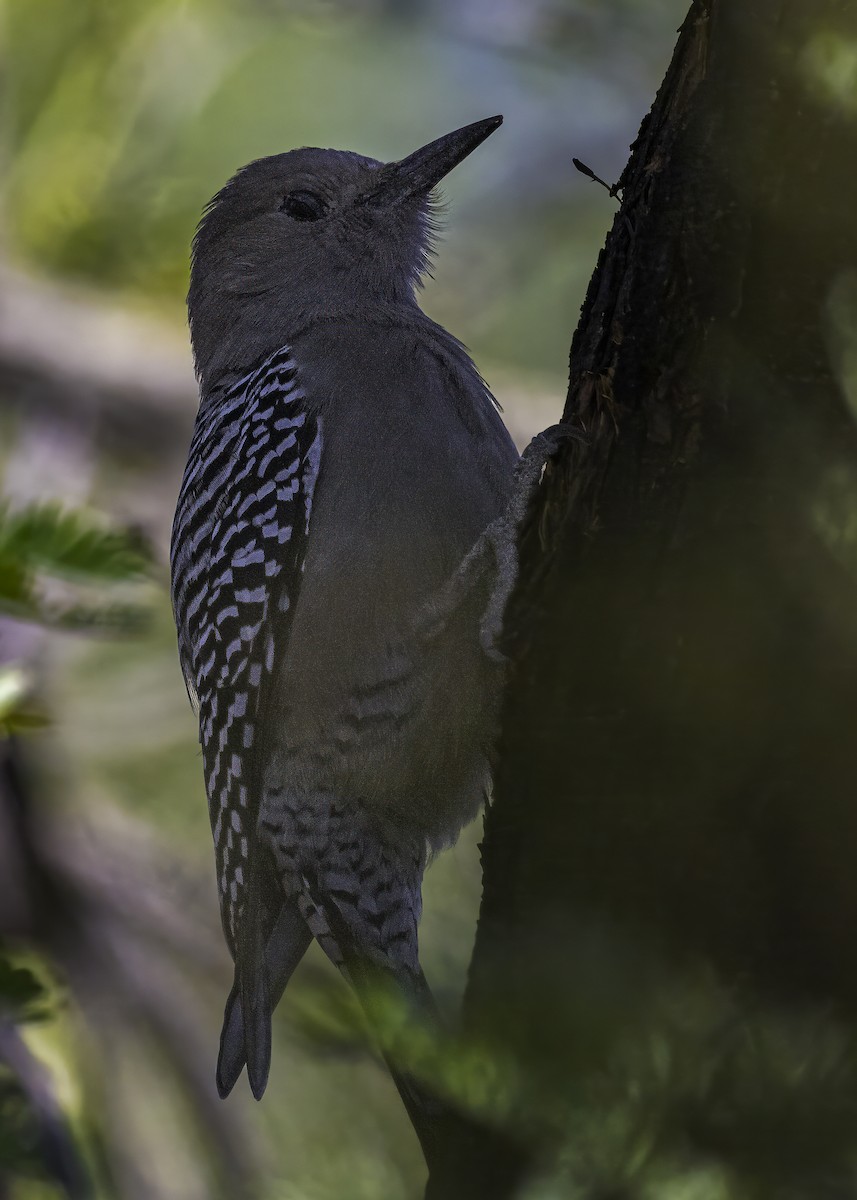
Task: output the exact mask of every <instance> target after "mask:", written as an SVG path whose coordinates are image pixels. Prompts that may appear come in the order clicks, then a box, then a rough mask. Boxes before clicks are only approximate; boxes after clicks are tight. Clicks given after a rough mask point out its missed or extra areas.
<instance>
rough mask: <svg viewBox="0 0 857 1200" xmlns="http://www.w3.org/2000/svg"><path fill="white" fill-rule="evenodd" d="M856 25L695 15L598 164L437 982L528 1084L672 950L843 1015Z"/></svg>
mask: <svg viewBox="0 0 857 1200" xmlns="http://www.w3.org/2000/svg"><path fill="white" fill-rule="evenodd" d="M855 44H857V4H855V3H853V2H847V0H814V2H813V3H812V4H807V3H806V0H754V2H753V3H747V2H746V0H697V2H696V3H694V4H693V6H692V8H691V11H690V13H689V15H688V17H687V19H686V21H685V24H684V26H683V28H682V31H681V34H680V37H679V42H678V45H677V48H676V51H675V55H674V58H673V61H672V64H671V66H670V68H669V71H668V74H667V76H666V79H665V81H664V83H663V86H662V88H661V90H660V92H659V94H658V97H657V100H656V102H655V104H654V107H653V109H652V111H651V113H650V115H649V116H648V117H647V118H646V120H645V121H644V123H643V126H642V128H641V130H640V134H639V137H638V139H637V141H636V143H635V145H634V147H633V152H632V156H631V159H630V161H629V163H628V166H627V168H626V170H625V172H624V174H623V176H622V178H621V181H620V186H621V207H620V210H619V212H618V213H617V216H616V219H615V222H614V225H613V228H612V231H611V233H610V235H609V237H608V240H607V243H606V246H605V249H604V251H603V252H602V254H601V256H600V258H599V261H598V265H597V269H596V271H595V275H594V277H593V279H592V282H591V285H590V288H589V292H588V295H587V298H586V302H585V304H584V307H583V311H582V315H581V320H580V325H579V327H578V329H577V332H576V334H575V336H574V341H573V344H572V352H571V375H570V387H569V393H568V401H567V405H566V410H565V415H564V419H565V420H566V421H568V422H570V423H571V424H572V425H574V426H576V427H577V428H579V429H581V430H583V431H584V432H585V434H586V440H585V442H584V443H582V444H577V443H571V444H570V445H569V447H568V449H567V450H566V451H565V452H564V453H563V455H562V456H561V458H560V459H559V461H558V462H557V463H556V464H555V465H554V466H553V467H552V468H551V469H549V471H548V472H547V474H546V477H545V480H544V482H543V484H542V488H541V493H540V498H539V502H538V510H539V511H538V512H537V514H536V519H534V520H533V521H532V523H531V525H530V527H529V528H528V530H527V531H526V533H525V536H524V538H523V544H522V554H523V569H522V576H521V579H522V582H521V584H520V585H519V589H518V592H517V594H516V595H515V596H514V597H513V600H512V604H511V606H510V611H509V613H508V614H507V626H508V630H509V646H510V652H511V656H512V660H513V672H512V678H511V681H510V686H509V688H508V693H507V701H506V706H505V713H504V718H503V728H502V736H501V740H500V747H499V766H498V771H497V776H496V798H495V802H494V805H493V807H492V809H491V811H490V813H489V815H488V818H487V821H486V837H485V842H484V846H483V864H484V897H483V906H482V913H481V919H480V925H479V931H478V936H477V942H476V947H475V952H474V957H473V963H472V970H471V978H470V983H469V989H468V994H467V998H466V1018H467V1021H468V1023H469V1026H470V1028H471V1029H473V1030H478V1031H480V1032H481V1033H483V1034H484V1033H485V1032H486V1031H493V1033H494V1034H495V1035H496V1037H497V1039H498V1041H499V1042H500V1043H501V1044H502V1045H504V1046H505V1047H507V1048H509V1049H511V1051H513V1052H514V1053H515V1054H516V1055H517V1056H518V1058H519V1059H520V1060H521V1061H523V1062H526V1063H527V1064H528V1068H529V1069H530V1070H532V1071H534V1072H535V1073H536V1075H537V1076H538V1078H540V1079H542V1080H545V1079H548V1078H551V1079H553V1078H555V1077H557V1076H560V1075H562V1074H564V1073H565V1074H569V1073H570V1074H572V1075H573V1074H574V1073H575V1072H584V1071H586V1070H589V1069H591V1068H593V1067H595V1068H596V1069H597V1067H598V1065H599V1063H602V1064H603V1063H604V1062H606V1060H607V1056H608V1053H609V1046H610V1045H611V1044H612V1041H611V1039H612V1038H613V1036H614V1034H615V1030H616V1028H619V1029H621V1028H622V1027H623V1026H624V1025H626V1024H627V1023H628V1022H630V1021H632V1020H633V1016H632V1014H633V1013H634V1012H639V1010H640V1009H641V1008H642V1007H644V1005H645V1003H646V997H647V995H648V994H649V991H650V990H651V989H652V988H653V987H655V986H656V983H657V981H658V980H659V979H662V977H663V975H662V973H663V971H664V970H683V969H687V967H688V964H691V963H705V964H710V965H711V966H712V967H713V969H714V972H715V974H716V976H717V977H718V978H719V979H720V980H722V981H725V982H726V983H727V984H729V985H730V986H736V987H738V986H740V987H741V988H743V989H749V990H751V991H752V993H753V994H754V995H755V996H757V997H763V998H765V1002H768V1001H770V1002H772V1003H777V1004H788V1005H792V1006H800V1005H803V1004H808V1003H814V1002H819V1001H820V1002H823V1003H825V1004H828V1005H830V1006H831V1007H832V1009H834V1010H839V1011H840V1012H841V1013H843V1014H850V1013H853V1010H854V1008H855V1005H857V950H855V936H857V869H855V865H857V797H855V783H857V539H855V534H854V523H855V514H857V428H855V416H857V408H855V405H857V391H855V388H857V359H855V349H854V348H855V346H856V345H857V340H855V339H857V194H855V189H854V186H853V184H854V175H855V163H857V101H855V99H854V93H853V78H852V79H850V81H849V82H848V83H847V84H846V85H843V78H844V77H843V74H842V69H841V68H842V60H841V57H839V58H838V57H837V56H838V55H839V56H841V53H843V52H844V48H845V47H849V46H850V47H853V46H854V45H855ZM837 64H838V65H837ZM846 75H847V72H846ZM849 88H850V89H851V90H850V91H849V90H848V89H849ZM605 199H606V197H605ZM849 356H850V370H851V378H850V380H849V379H848V377H847V372H848V369H849ZM594 1013H600V1014H601V1015H602V1016H603V1017H604V1024H603V1026H602V1025H599V1024H597V1023H593V1014H594ZM605 1014H612V1016H613V1017H615V1018H616V1021H615V1022H614V1023H613V1024H612V1025H611V1024H610V1022H609V1021H608V1020H607V1016H606V1015H605ZM611 1030H612V1032H610V1031H611ZM602 1035H603V1036H602ZM582 1043H584V1044H582ZM543 1149H544V1147H543ZM495 1194H496V1195H500V1194H501V1193H495ZM507 1194H509V1195H511V1194H513V1192H512V1191H511V1190H510V1191H509V1192H508V1193H507Z"/></svg>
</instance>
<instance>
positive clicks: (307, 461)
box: [171, 347, 322, 960]
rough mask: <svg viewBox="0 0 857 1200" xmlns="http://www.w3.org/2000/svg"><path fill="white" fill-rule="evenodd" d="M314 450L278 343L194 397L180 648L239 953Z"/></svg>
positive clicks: (292, 369) (177, 589)
mask: <svg viewBox="0 0 857 1200" xmlns="http://www.w3.org/2000/svg"><path fill="white" fill-rule="evenodd" d="M321 446H322V431H321V421H320V419H319V418H317V417H315V416H313V415H312V414H311V413H310V412H309V411H308V408H307V405H306V398H305V394H304V392H303V391H302V389H301V387H300V385H299V382H298V379H297V368H296V365H295V362H294V360H293V359H292V356H291V353H290V351H289V349H288V347H286V348H284V349H282V350H279V351H277V353H276V354H273V355H271V357H270V358H268V359H267V360H266V361H265V362H263V363H262V365H261V366H260V367H258V369H256V370H255V371H253V372H252V374H250V375H248V376H246V377H245V378H244V379H242V380H240V381H239V382H238V383H236V384H235V385H234V386H233V387H231V388H230V389H229V390H228V391H225V392H223V393H220V394H215V395H214V396H211V397H204V398H203V401H202V403H201V405H200V410H199V414H198V416H197V421H196V427H195V430H194V435H193V440H192V442H191V448H190V455H189V458H188V463H187V467H186V469H185V475H184V479H183V482H182V487H181V492H180V494H179V501H178V507H177V510H176V516H175V522H174V525H173V538H172V555H171V559H172V591H173V608H174V612H175V618H176V625H177V628H178V640H179V654H180V658H181V663H182V670H183V672H184V676H185V682H186V684H187V688H188V693H189V695H190V697H191V701H192V703H193V704H194V706H195V708H196V709H197V711H198V714H199V737H200V744H201V746H202V755H203V767H204V772H205V783H206V791H207V794H208V806H209V814H210V817H211V827H212V832H213V834H214V846H215V856H216V862H217V879H218V886H219V890H220V909H221V917H222V920H223V928H224V932H225V934H226V938H227V941H228V943H229V947H230V950H231V952H232V955H233V958H236V960H237V958H238V952H239V931H240V929H241V927H242V915H243V910H244V908H245V904H247V903H253V904H255V903H256V902H257V901H256V897H255V894H254V878H253V872H254V869H256V870H258V866H257V864H256V863H255V861H254V860H255V858H256V856H255V853H254V851H255V837H256V824H257V821H258V813H259V803H260V791H261V780H260V778H258V771H259V770H260V763H259V755H258V753H257V752H256V743H257V738H258V735H259V727H260V723H261V720H262V718H263V714H264V709H265V706H266V704H267V703H268V700H269V693H270V683H271V680H272V678H273V676H274V674H275V672H276V670H277V667H278V664H279V663H280V662H281V661H282V657H283V654H284V652H285V648H286V644H287V641H288V636H289V629H290V624H291V614H292V612H293V610H294V606H295V604H296V601H297V596H298V591H299V588H300V580H301V572H302V570H303V563H304V557H305V554H306V546H307V539H308V536H309V526H310V514H311V511H312V498H313V491H314V488H315V484H316V480H317V478H318V472H319V463H320V460H321ZM255 886H256V887H258V880H257V881H255ZM275 918H276V913H275V912H274V913H272V914H270V915H269V916H268V920H272V919H275ZM245 924H246V923H245ZM253 924H254V925H256V926H259V925H263V924H265V922H261V921H260V920H255V919H254V922H253Z"/></svg>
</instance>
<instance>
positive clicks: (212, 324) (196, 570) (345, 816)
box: [171, 117, 518, 1103]
mask: <svg viewBox="0 0 857 1200" xmlns="http://www.w3.org/2000/svg"><path fill="white" fill-rule="evenodd" d="M501 123H502V117H492V118H490V119H488V120H485V121H479V122H477V123H476V124H473V125H468V126H466V127H464V128H462V129H459V130H457V131H455V132H453V133H450V134H447V135H446V136H445V137H441V138H439V139H438V140H437V141H433V142H431V143H430V144H428V145H426V146H424V147H423V148H422V149H420V150H417V151H416V152H415V153H413V154H411V155H410V156H408V157H407V158H404V159H402V160H400V161H398V162H393V163H387V164H384V163H381V162H378V161H376V160H374V159H371V158H365V157H362V156H361V155H359V154H355V153H351V152H345V151H336V150H323V149H315V148H305V149H299V150H292V151H289V152H288V153H285V154H278V155H275V156H273V157H270V158H262V159H259V160H257V161H255V162H252V163H250V164H249V165H248V166H246V167H244V168H243V169H242V170H240V171H239V172H238V173H237V174H236V175H235V176H234V177H233V178H232V179H230V180H229V182H228V183H227V184H226V185H225V187H224V188H223V189H222V190H221V191H219V192H218V193H217V195H216V196H215V197H214V198H213V199H212V201H211V202H210V204H209V205H208V207H207V208H206V210H205V212H204V214H203V217H202V220H201V222H200V224H199V227H198V229H197V232H196V236H195V238H194V242H193V251H192V267H191V281H190V290H189V294H188V310H189V321H190V332H191V342H192V347H193V354H194V362H195V366H196V372H197V377H198V380H199V387H200V405H199V411H198V415H197V419H196V425H195V429H194V433H193V439H192V442H191V446H190V453H189V457H188V462H187V467H186V469H185V473H184V479H183V482H182V485H181V492H180V495H179V499H178V506H177V510H176V515H175V522H174V526H173V537H172V553H171V563H172V598H173V607H174V612H175V619H176V625H177V630H178V645H179V655H180V661H181V666H182V670H183V673H184V677H185V681H186V684H187V689H188V693H189V695H190V697H191V701H192V703H193V704H194V707H195V708H196V710H197V713H198V716H199V735H200V743H201V747H202V758H203V768H204V775H205V783H206V790H207V796H208V804H209V812H210V817H211V825H212V830H213V835H214V844H215V856H216V867H217V879H218V887H219V896H220V907H221V916H222V923H223V929H224V933H225V936H226V941H227V943H228V946H229V950H230V952H231V954H232V957H233V960H234V964H235V979H234V984H233V988H232V991H231V994H230V996H229V999H228V1001H227V1005H226V1012H225V1017H224V1025H223V1033H222V1036H221V1046H220V1055H219V1060H218V1067H217V1084H218V1089H219V1091H220V1094H221V1095H224V1096H225V1095H226V1094H228V1092H229V1091H230V1090H231V1088H232V1087H233V1085H234V1084H235V1082H236V1080H237V1078H238V1076H239V1075H240V1072H241V1071H242V1069H243V1067H244V1064H245V1062H246V1065H247V1073H248V1077H249V1083H250V1087H251V1089H252V1091H253V1094H254V1095H255V1096H256V1097H257V1098H259V1097H261V1095H262V1092H263V1091H264V1089H265V1086H266V1082H267V1078H268V1072H269V1066H270V1055H271V1014H272V1012H273V1010H274V1008H275V1006H276V1004H277V1003H278V1001H279V999H280V997H281V995H282V993H283V990H284V988H285V986H286V984H287V982H288V979H289V977H290V975H291V974H292V972H293V971H294V969H295V967H296V966H297V964H298V962H299V961H300V959H301V957H302V956H303V954H304V952H305V951H306V949H307V947H308V946H309V944H310V942H311V941H312V939H313V938H316V939H317V940H318V941H319V943H320V944H321V946H322V948H323V949H324V950H325V952H326V953H327V954H328V956H329V957H330V958H331V959H332V960H333V962H334V963H336V965H337V966H339V967H340V969H342V971H343V972H344V974H345V975H346V977H347V978H348V979H349V980H350V982H351V983H352V984H354V985H355V986H356V987H357V988H358V990H359V989H360V988H361V980H362V979H363V978H364V975H365V971H364V968H366V969H372V970H383V971H384V972H386V974H387V975H388V976H389V977H390V978H391V979H393V980H394V981H395V982H396V985H397V986H399V987H400V988H401V989H402V992H403V994H404V995H406V996H407V997H410V998H412V999H413V1000H414V1003H415V1004H417V1005H422V1004H426V1005H427V1004H429V1003H430V1001H429V1000H428V996H429V995H430V993H428V989H427V985H426V983H425V980H424V978H423V975H422V972H421V969H420V964H419V958H418V952H417V924H418V921H419V917H420V907H421V899H420V892H421V884H422V877H423V872H424V869H425V866H426V863H427V860H428V859H429V858H430V856H431V855H432V854H434V853H436V852H437V851H439V850H440V849H442V848H443V847H445V846H448V845H450V844H451V843H452V842H454V840H455V838H456V837H457V835H458V833H459V831H460V830H461V828H462V827H463V826H464V825H465V824H466V823H467V822H469V821H470V820H471V819H472V818H473V817H474V816H475V815H476V813H477V811H478V809H479V808H480V806H481V804H482V802H483V799H484V796H485V793H486V788H487V787H488V786H489V780H490V772H489V748H490V742H491V738H492V732H493V725H494V721H495V716H496V707H497V695H498V690H499V689H498V680H499V678H500V675H501V673H502V667H501V665H500V664H499V663H498V661H497V659H498V655H497V652H496V648H495V646H494V634H495V633H496V626H497V624H498V620H499V618H500V617H501V616H502V605H503V600H504V598H505V595H506V594H507V593H508V590H509V586H510V582H509V578H507V579H506V581H505V583H504V582H503V580H502V578H501V576H502V575H503V573H504V564H505V566H508V562H507V561H506V559H504V552H503V551H502V550H499V549H497V552H496V553H495V554H493V557H492V554H491V552H490V546H489V542H491V543H492V544H493V545H494V546H495V548H496V547H499V546H500V540H501V539H499V538H498V536H497V533H498V530H501V528H502V527H503V522H504V521H506V522H507V524H508V520H509V516H508V514H509V512H511V511H512V509H514V504H513V503H512V492H513V477H514V475H515V468H516V463H517V462H518V454H517V451H516V450H515V447H514V445H513V443H512V440H511V438H510V436H509V434H508V432H507V431H506V428H505V426H504V425H503V422H502V420H501V417H500V415H499V412H498V408H497V405H496V403H495V402H494V400H493V398H492V396H491V395H490V393H489V391H488V389H487V386H486V384H485V383H484V381H483V379H482V378H481V376H480V375H479V373H478V372H477V370H476V368H475V366H474V365H473V363H472V362H471V360H470V358H469V357H468V354H467V352H466V351H465V349H464V347H463V346H462V345H461V343H460V342H458V341H457V340H456V339H455V338H454V337H453V336H452V335H451V334H449V333H447V332H446V330H445V329H443V328H441V327H440V326H439V325H437V324H436V323H435V322H433V321H432V320H430V319H429V318H428V317H427V316H426V315H425V314H424V313H423V312H422V310H421V309H420V307H419V305H418V303H417V299H416V293H417V291H418V289H419V287H420V285H421V282H422V279H423V277H424V275H425V273H426V271H427V268H428V266H429V263H430V258H431V254H432V251H433V243H434V235H435V231H436V221H435V196H434V189H435V187H436V185H437V184H438V182H439V181H440V180H441V179H442V178H443V177H444V176H445V175H446V174H447V173H448V172H449V171H450V170H451V169H452V168H453V167H455V166H456V165H457V164H458V163H459V162H460V161H461V160H462V159H464V158H465V157H466V156H467V155H468V154H470V153H471V151H473V150H474V149H475V148H476V147H477V146H478V145H479V144H480V143H481V142H483V141H484V139H485V138H487V137H488V136H489V135H490V134H491V133H493V132H494V131H495V130H496V129H497V128H498V126H499V125H500V124H501ZM510 505H511V508H510ZM507 533H508V530H507ZM486 547H487V549H486ZM506 575H507V576H508V575H509V572H508V571H506ZM498 597H499V598H498ZM400 1090H401V1087H400ZM406 1103H407V1100H406Z"/></svg>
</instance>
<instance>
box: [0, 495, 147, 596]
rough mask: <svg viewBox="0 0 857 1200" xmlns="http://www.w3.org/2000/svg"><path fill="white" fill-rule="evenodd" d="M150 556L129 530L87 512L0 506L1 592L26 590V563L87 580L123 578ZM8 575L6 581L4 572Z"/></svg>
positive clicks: (135, 573) (133, 575) (135, 574)
mask: <svg viewBox="0 0 857 1200" xmlns="http://www.w3.org/2000/svg"><path fill="white" fill-rule="evenodd" d="M150 561H151V559H150V556H149V555H148V554H147V553H145V551H144V548H143V547H142V546H141V545H140V544H139V543H138V542H137V541H135V539H133V538H132V537H131V536H130V535H129V534H128V533H125V532H120V531H117V530H113V529H108V528H106V527H104V526H103V525H102V524H100V523H99V522H98V521H97V520H96V519H94V518H93V517H92V516H90V515H89V514H84V513H80V512H75V511H72V510H69V509H63V508H62V507H61V506H60V505H59V504H55V503H50V504H33V505H30V506H28V507H27V508H24V509H21V510H20V511H16V512H11V511H10V510H9V509H8V508H7V509H0V597H2V596H3V595H5V594H6V592H7V591H8V592H10V593H11V594H12V595H13V596H14V594H15V591H16V589H17V590H18V591H26V588H25V587H24V586H23V585H24V584H25V582H26V579H25V577H24V578H23V579H22V574H21V571H22V566H23V568H27V567H29V568H30V569H31V570H32V569H39V570H42V571H45V572H47V573H49V574H54V575H63V576H74V577H78V578H83V579H85V580H91V581H93V582H95V581H106V582H119V581H122V580H132V579H137V578H139V577H141V576H142V575H143V574H144V573H145V571H146V569H147V567H148V566H149V564H150ZM7 572H8V580H6V581H5V585H4V578H3V577H4V574H5V573H7Z"/></svg>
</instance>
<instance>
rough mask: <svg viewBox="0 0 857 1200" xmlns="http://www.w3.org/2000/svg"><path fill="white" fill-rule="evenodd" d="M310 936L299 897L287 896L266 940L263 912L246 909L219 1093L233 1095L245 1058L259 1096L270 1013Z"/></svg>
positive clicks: (223, 1045) (228, 1004)
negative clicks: (298, 903)
mask: <svg viewBox="0 0 857 1200" xmlns="http://www.w3.org/2000/svg"><path fill="white" fill-rule="evenodd" d="M251 907H252V908H255V906H248V909H249V908H251ZM311 941H312V934H311V933H310V930H309V928H308V927H307V924H306V922H305V921H304V919H303V917H302V916H301V914H300V910H299V909H298V906H297V902H296V901H295V900H285V901H284V902H283V905H282V908H281V909H280V912H279V915H278V917H277V920H276V921H275V922H274V927H273V929H272V930H271V933H270V935H269V937H268V939H267V945H266V944H265V943H264V932H263V923H262V921H261V915H260V914H259V913H257V912H254V911H247V910H245V914H244V918H243V919H242V922H241V936H240V938H239V940H238V951H237V954H236V959H235V979H234V982H233V984H232V991H231V992H230V993H229V999H228V1000H227V1001H226V1011H225V1013H224V1016H223V1031H222V1032H221V1035H220V1053H219V1055H218V1058H217V1091H218V1093H219V1094H220V1096H222V1097H225V1096H228V1095H229V1093H230V1092H231V1091H232V1089H233V1087H234V1086H235V1083H236V1081H237V1080H238V1077H239V1075H240V1074H241V1071H242V1070H243V1068H244V1064H245V1063H246V1064H247V1077H248V1079H249V1081H250V1089H251V1091H252V1092H253V1095H254V1096H255V1097H256V1099H257V1100H261V1098H262V1095H263V1094H264V1091H265V1088H266V1086H267V1083H268V1072H269V1070H270V1066H271V1016H272V1014H273V1011H274V1009H275V1008H276V1007H277V1005H278V1004H279V1002H280V999H281V997H282V995H283V992H284V991H285V989H286V984H287V983H288V982H289V980H290V979H291V977H292V973H293V972H294V970H295V967H296V966H297V965H298V963H299V962H300V961H301V959H302V958H303V956H304V953H305V952H306V949H307V947H308V946H309V944H310V942H311Z"/></svg>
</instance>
